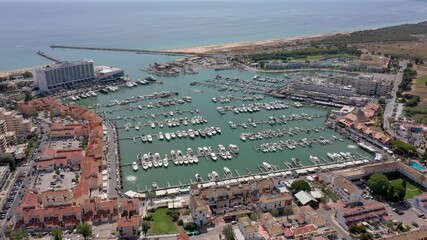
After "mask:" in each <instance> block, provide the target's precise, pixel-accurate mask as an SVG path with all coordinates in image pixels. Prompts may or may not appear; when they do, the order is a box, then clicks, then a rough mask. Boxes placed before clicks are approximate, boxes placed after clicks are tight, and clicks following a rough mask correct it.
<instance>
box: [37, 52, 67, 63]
mask: <svg viewBox="0 0 427 240" xmlns="http://www.w3.org/2000/svg"><path fill="white" fill-rule="evenodd" d="M37 54H38V55H39V56H42V57H44V58H46V59H48V60H50V61H52V62H55V63H62V62H64V61H62V60H60V59H58V58H55V57H52V56H51V55H49V54H47V53H45V52H43V51H40V50H39V51H37Z"/></svg>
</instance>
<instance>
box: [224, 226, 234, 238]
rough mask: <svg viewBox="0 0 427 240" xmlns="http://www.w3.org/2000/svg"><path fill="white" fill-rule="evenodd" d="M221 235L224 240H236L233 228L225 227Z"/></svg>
mask: <svg viewBox="0 0 427 240" xmlns="http://www.w3.org/2000/svg"><path fill="white" fill-rule="evenodd" d="M222 234H223V235H224V237H225V240H236V235H235V234H234V231H233V227H231V225H227V226H225V227H224V228H223V229H222Z"/></svg>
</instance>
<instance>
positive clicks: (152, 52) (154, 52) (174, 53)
mask: <svg viewBox="0 0 427 240" xmlns="http://www.w3.org/2000/svg"><path fill="white" fill-rule="evenodd" d="M50 48H53V49H55V48H63V49H78V50H94V51H114V52H133V53H136V54H149V55H168V56H198V57H213V56H218V57H221V56H225V55H226V54H210V53H195V52H178V51H166V50H146V49H130V48H102V47H83V46H71V45H50Z"/></svg>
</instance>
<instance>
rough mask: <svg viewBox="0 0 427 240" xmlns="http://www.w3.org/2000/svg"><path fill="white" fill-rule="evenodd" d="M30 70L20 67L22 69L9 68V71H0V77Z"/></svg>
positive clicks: (29, 70) (29, 69)
mask: <svg viewBox="0 0 427 240" xmlns="http://www.w3.org/2000/svg"><path fill="white" fill-rule="evenodd" d="M27 71H28V72H31V68H22V69H15V70H10V71H5V72H0V77H1V78H3V77H9V76H10V75H14V74H22V73H24V72H27Z"/></svg>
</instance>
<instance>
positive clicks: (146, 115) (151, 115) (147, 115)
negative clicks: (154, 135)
mask: <svg viewBox="0 0 427 240" xmlns="http://www.w3.org/2000/svg"><path fill="white" fill-rule="evenodd" d="M106 113H110V112H106V111H104V112H102V113H98V114H101V115H103V116H105V114H106ZM171 113H172V114H171ZM184 113H190V114H197V113H199V109H198V108H194V109H179V108H177V109H175V110H173V111H169V112H160V113H149V112H144V114H139V115H136V116H132V117H127V116H125V117H121V116H117V117H116V118H108V117H107V118H108V119H109V120H112V121H127V120H132V121H135V120H137V119H138V118H146V119H148V118H153V119H154V118H156V117H158V116H164V117H168V116H173V115H174V114H178V115H181V114H184ZM166 120H167V119H165V121H166Z"/></svg>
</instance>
